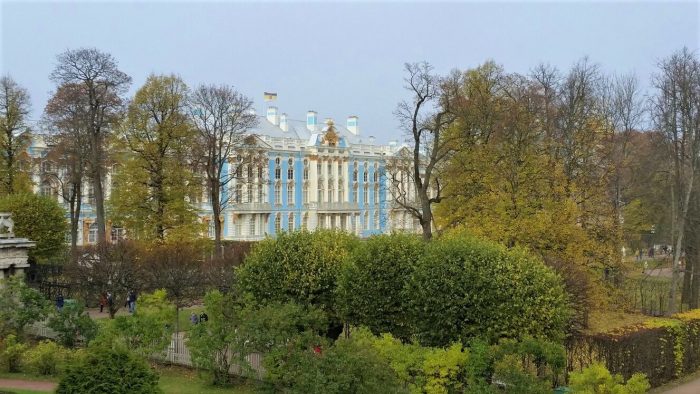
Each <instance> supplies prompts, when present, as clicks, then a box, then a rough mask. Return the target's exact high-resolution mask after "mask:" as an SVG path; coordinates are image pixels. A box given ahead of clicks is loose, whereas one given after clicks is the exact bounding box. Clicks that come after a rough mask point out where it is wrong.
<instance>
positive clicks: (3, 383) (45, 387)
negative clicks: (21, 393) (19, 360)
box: [0, 379, 56, 392]
mask: <svg viewBox="0 0 700 394" xmlns="http://www.w3.org/2000/svg"><path fill="white" fill-rule="evenodd" d="M0 387H2V388H3V389H20V390H34V391H47V392H53V391H54V390H55V389H56V383H54V382H41V381H36V380H19V379H0Z"/></svg>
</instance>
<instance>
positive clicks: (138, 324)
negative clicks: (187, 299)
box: [95, 290, 175, 357]
mask: <svg viewBox="0 0 700 394" xmlns="http://www.w3.org/2000/svg"><path fill="white" fill-rule="evenodd" d="M174 319H175V307H174V306H173V305H172V304H171V303H170V302H168V301H167V294H166V292H165V290H156V291H154V292H153V293H146V294H142V295H140V296H139V307H138V309H137V310H136V313H134V314H133V315H131V316H117V317H115V318H114V319H110V320H107V321H105V322H103V324H102V326H101V327H100V330H99V333H98V336H97V338H96V339H95V341H96V343H97V344H99V345H100V346H106V347H115V348H117V347H123V348H126V349H129V350H131V351H132V352H134V353H136V354H138V355H140V356H143V357H145V356H149V355H152V354H154V353H157V352H160V351H163V350H164V349H165V348H166V347H167V346H168V344H169V343H170V339H171V335H172V332H173V330H172V323H173V321H174Z"/></svg>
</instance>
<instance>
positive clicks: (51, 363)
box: [24, 340, 69, 375]
mask: <svg viewBox="0 0 700 394" xmlns="http://www.w3.org/2000/svg"><path fill="white" fill-rule="evenodd" d="M68 354H69V351H68V350H67V349H65V348H62V347H61V346H59V345H58V344H56V342H53V341H49V340H44V341H41V342H39V343H38V344H37V345H36V346H34V347H33V348H31V349H29V350H27V352H26V353H25V354H24V364H25V365H26V367H27V368H26V369H28V370H29V371H31V372H33V373H35V374H37V375H56V374H58V373H59V372H60V370H61V368H62V367H63V366H64V364H65V362H66V358H67V357H68Z"/></svg>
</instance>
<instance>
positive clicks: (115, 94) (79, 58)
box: [50, 48, 131, 244]
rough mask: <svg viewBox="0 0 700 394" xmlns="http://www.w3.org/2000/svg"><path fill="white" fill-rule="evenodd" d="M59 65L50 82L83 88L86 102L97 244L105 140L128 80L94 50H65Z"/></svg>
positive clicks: (101, 237)
mask: <svg viewBox="0 0 700 394" xmlns="http://www.w3.org/2000/svg"><path fill="white" fill-rule="evenodd" d="M57 60H58V63H57V64H56V67H55V68H54V70H53V72H51V75H50V78H51V80H52V81H54V82H55V83H57V84H59V85H63V84H76V85H80V86H82V87H83V91H82V94H84V95H85V99H86V101H87V109H88V112H87V122H86V127H87V134H88V136H89V140H90V155H89V163H90V167H89V173H90V179H91V182H92V185H93V190H94V194H95V216H96V225H97V241H98V243H100V244H104V243H105V242H106V241H107V237H106V219H105V204H104V201H105V193H104V184H103V182H104V178H105V172H106V163H107V158H108V154H107V150H106V145H107V142H108V138H107V137H108V136H109V135H110V133H111V132H112V130H113V128H114V126H115V125H116V124H117V122H118V121H119V118H120V114H121V112H122V101H121V99H120V95H121V94H123V93H125V92H126V90H127V88H128V87H129V85H130V84H131V77H129V76H128V75H126V74H125V73H124V72H122V71H121V70H119V68H118V66H117V62H116V60H115V59H114V58H113V57H112V55H110V54H108V53H104V52H100V51H99V50H97V49H96V48H81V49H75V50H67V51H65V52H63V53H61V54H59V55H58V56H57Z"/></svg>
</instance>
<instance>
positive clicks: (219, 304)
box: [187, 290, 240, 385]
mask: <svg viewBox="0 0 700 394" xmlns="http://www.w3.org/2000/svg"><path fill="white" fill-rule="evenodd" d="M204 311H205V313H206V314H207V316H208V317H209V320H208V321H207V322H203V323H199V324H197V325H195V326H194V327H192V329H190V331H189V332H187V347H188V348H189V350H190V354H191V357H192V363H193V364H194V365H195V366H197V367H198V368H201V369H204V370H206V371H208V372H210V373H211V374H212V376H213V383H214V384H217V385H224V384H227V383H228V381H229V375H228V374H229V370H230V368H231V360H230V354H231V352H233V350H234V347H235V344H236V343H237V340H239V339H240V337H238V336H237V335H236V329H237V327H238V325H239V324H240V320H239V316H238V309H237V306H236V305H235V304H234V300H233V298H232V296H231V295H230V294H222V293H221V292H219V291H218V290H214V291H210V292H208V293H207V294H206V295H205V296H204Z"/></svg>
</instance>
